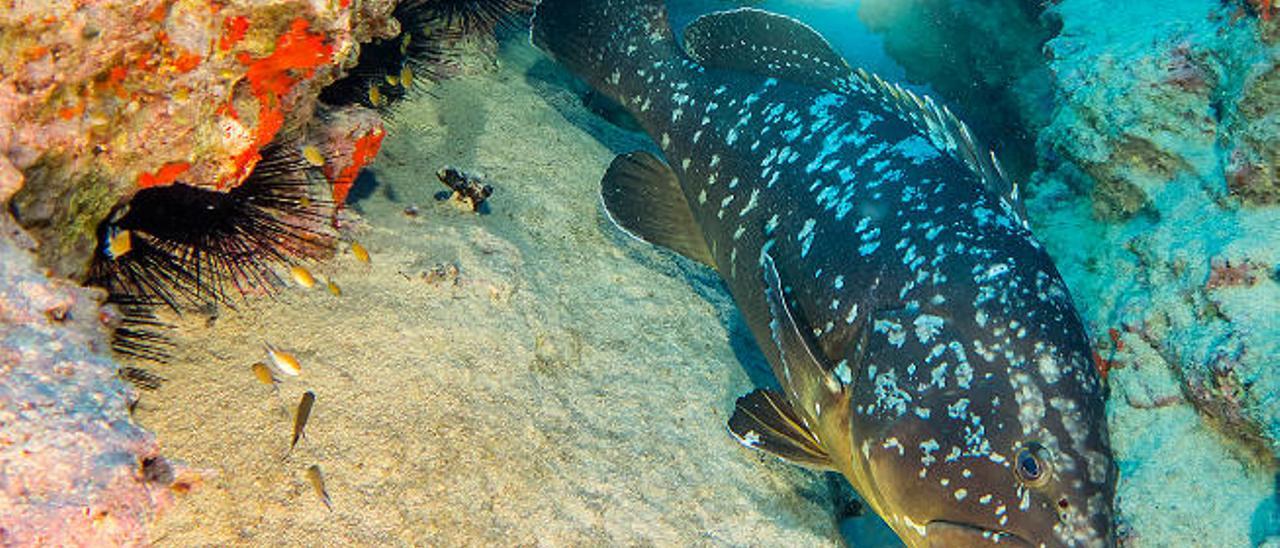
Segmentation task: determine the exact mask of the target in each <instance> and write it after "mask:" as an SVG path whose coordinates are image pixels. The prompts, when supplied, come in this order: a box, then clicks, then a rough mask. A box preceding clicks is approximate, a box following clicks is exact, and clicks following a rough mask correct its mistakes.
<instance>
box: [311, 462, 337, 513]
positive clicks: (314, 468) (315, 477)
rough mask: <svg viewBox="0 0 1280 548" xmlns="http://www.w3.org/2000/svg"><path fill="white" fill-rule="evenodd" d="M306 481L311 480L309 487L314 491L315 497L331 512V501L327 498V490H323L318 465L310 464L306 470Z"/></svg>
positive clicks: (321, 474)
mask: <svg viewBox="0 0 1280 548" xmlns="http://www.w3.org/2000/svg"><path fill="white" fill-rule="evenodd" d="M307 479H309V480H311V486H312V487H314V488H315V489H316V496H318V497H320V501H321V502H324V506H325V508H328V509H329V511H333V501H332V500H331V499H330V498H329V490H327V489H325V488H324V474H323V473H322V472H320V465H319V464H312V465H311V466H309V467H308V468H307Z"/></svg>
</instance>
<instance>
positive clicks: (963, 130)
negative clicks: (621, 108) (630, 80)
mask: <svg viewBox="0 0 1280 548" xmlns="http://www.w3.org/2000/svg"><path fill="white" fill-rule="evenodd" d="M684 40H685V49H686V51H687V52H688V54H689V56H690V57H692V58H693V59H694V60H695V61H697V62H699V63H701V64H702V65H703V66H706V67H709V68H719V69H728V70H739V71H743V72H750V73H752V74H758V75H761V76H767V77H771V78H778V79H780V80H786V81H789V82H794V83H797V84H803V85H807V86H811V87H815V88H819V89H825V90H830V91H839V92H843V93H847V94H858V93H860V94H864V95H869V96H872V97H876V98H878V99H879V100H880V103H881V104H882V105H883V106H884V107H885V108H888V109H889V110H891V111H893V112H896V113H897V114H898V115H899V116H901V117H902V118H903V119H905V120H907V121H909V122H911V124H912V125H913V126H915V128H916V130H917V131H919V132H920V133H923V134H924V135H925V136H926V137H927V138H928V139H929V141H930V142H931V143H933V145H934V146H935V147H937V148H938V150H941V151H943V152H945V153H947V154H948V155H950V156H951V157H953V158H955V159H956V160H959V161H960V162H962V163H964V165H965V166H967V167H968V168H969V169H970V170H972V171H973V172H974V173H975V174H977V176H978V177H979V178H980V179H981V180H982V182H983V185H984V186H986V187H987V189H988V190H989V191H990V192H992V193H993V194H995V195H996V196H999V197H1000V198H1001V199H1002V201H1003V202H1004V205H1005V208H1006V209H1007V210H1009V211H1010V212H1011V213H1012V214H1013V215H1014V217H1015V218H1017V220H1018V221H1019V222H1020V223H1022V224H1023V225H1024V226H1026V215H1025V210H1024V209H1023V205H1022V198H1021V196H1020V195H1019V194H1020V189H1019V187H1018V185H1017V183H1014V182H1013V181H1011V180H1010V179H1009V178H1008V177H1007V176H1006V175H1005V173H1004V170H1003V169H1002V168H1001V167H1000V162H999V161H998V160H996V157H995V154H993V153H991V152H990V151H988V150H987V149H986V148H984V147H983V146H981V145H980V144H979V143H978V142H977V140H976V139H974V137H973V132H971V131H970V130H969V128H968V126H966V125H965V124H964V122H961V121H960V119H959V118H956V116H955V114H952V112H951V110H950V109H948V108H947V107H946V106H939V105H938V104H937V103H935V102H934V101H933V99H931V98H929V97H928V96H925V97H924V98H921V97H920V96H919V95H916V94H915V93H914V92H912V91H911V90H908V89H904V88H902V87H901V86H898V85H897V84H893V83H890V82H886V81H885V80H883V79H881V78H880V77H879V76H877V75H875V74H871V73H869V72H867V71H865V70H863V69H857V70H854V69H853V68H851V67H850V66H849V64H848V63H847V62H846V61H845V60H844V57H842V56H841V55H840V54H839V53H837V52H836V51H835V49H834V48H832V47H831V44H830V43H828V42H827V40H826V39H825V38H823V37H822V35H821V34H818V31H816V30H813V28H811V27H809V26H808V25H805V24H804V23H801V22H800V21H797V20H795V19H792V18H790V17H787V16H785V15H778V14H774V13H769V12H767V11H763V10H758V9H754V8H742V9H736V10H730V11H721V12H716V13H711V14H707V15H703V16H702V17H699V18H697V19H695V20H694V21H693V22H692V23H690V24H689V26H688V27H686V28H685V31H684Z"/></svg>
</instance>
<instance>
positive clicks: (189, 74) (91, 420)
mask: <svg viewBox="0 0 1280 548" xmlns="http://www.w3.org/2000/svg"><path fill="white" fill-rule="evenodd" d="M393 4H394V2H392V1H391V0H384V1H379V0H366V1H363V2H351V1H350V0H336V1H328V0H316V1H304V0H276V1H266V2H263V1H252V2H250V1H230V2H224V1H194V0H193V1H175V0H148V1H141V2H133V1H114V0H101V1H86V2H18V3H16V4H14V3H9V4H8V5H7V6H6V7H5V8H4V9H3V10H0V204H3V205H4V208H3V210H0V374H2V375H3V378H4V385H3V389H0V426H2V428H0V432H3V434H2V435H0V478H3V480H0V487H2V490H0V544H5V545H12V544H33V545H34V544H51V545H66V544H81V545H83V544H89V545H97V544H103V545H105V544H114V545H120V544H140V543H144V542H146V541H147V533H146V527H147V525H148V524H149V523H150V522H151V520H152V519H153V518H154V517H155V516H156V513H157V512H158V511H159V510H161V509H162V508H163V507H164V506H166V505H167V504H168V501H169V498H170V492H171V491H172V490H178V491H181V490H185V489H187V488H189V487H191V485H192V484H193V483H194V482H195V481H196V480H195V479H194V478H193V477H188V476H187V475H184V474H186V473H184V472H180V471H175V468H174V467H173V466H171V465H169V464H168V463H167V462H166V461H165V460H164V458H163V457H161V456H160V454H159V453H160V450H159V446H158V445H157V443H156V441H155V439H154V438H153V437H152V436H151V435H150V434H149V433H147V432H146V431H144V430H142V429H141V428H139V427H138V426H137V425H135V424H134V423H133V422H132V419H131V410H132V405H133V403H134V402H135V401H136V397H135V396H134V395H133V393H132V391H131V388H130V387H128V386H127V385H126V384H125V383H124V382H122V380H121V378H120V373H121V371H128V370H129V369H128V368H124V369H122V368H121V367H120V365H119V364H117V363H116V362H115V361H114V360H113V359H112V358H111V357H110V349H111V348H112V344H113V343H112V342H110V341H109V337H110V333H111V331H112V329H114V328H117V327H119V326H120V325H121V322H122V321H124V320H123V318H122V315H121V313H120V311H118V310H117V309H115V308H114V307H110V306H107V307H103V303H104V300H106V298H107V295H106V294H105V292H103V291H102V290H100V289H86V288H82V287H79V282H82V281H84V280H85V278H86V277H87V275H88V270H89V267H90V263H91V259H92V258H93V257H94V256H95V254H97V252H98V250H99V245H100V241H99V234H100V233H101V232H100V230H99V225H100V224H101V223H103V221H104V220H105V219H107V218H108V216H109V215H111V214H112V212H113V211H117V210H119V211H123V210H124V209H122V206H123V205H124V204H126V203H128V202H129V201H130V199H131V198H132V197H133V196H135V195H136V194H137V193H138V192H140V191H143V190H146V189H152V188H158V187H165V186H167V185H172V184H175V183H178V182H181V183H182V184H184V185H188V186H190V187H193V188H199V189H206V190H212V191H218V192H223V191H228V190H230V189H233V188H236V187H237V186H238V185H240V184H241V183H242V182H243V181H245V180H246V179H247V178H248V177H249V176H250V174H251V173H252V172H253V171H254V169H255V167H256V166H258V165H259V162H261V161H263V153H264V151H266V150H267V149H268V146H269V145H275V146H277V148H279V146H291V147H292V148H293V149H295V150H296V151H297V152H296V154H299V155H301V154H302V152H301V151H302V150H303V149H304V148H311V149H314V151H316V152H315V154H313V156H319V158H312V159H311V161H312V163H313V164H323V165H324V166H325V169H324V170H323V171H324V174H325V176H327V178H328V180H329V183H330V184H331V185H332V195H333V197H334V198H335V199H336V200H335V201H336V202H338V203H340V201H341V199H342V198H343V197H344V196H345V193H346V192H347V190H348V189H349V188H350V186H351V184H352V182H353V181H354V179H355V177H356V174H357V173H358V172H359V171H360V169H361V168H362V167H363V166H364V165H365V164H366V163H368V162H369V161H371V160H372V159H373V157H374V155H376V153H377V151H378V148H379V145H380V143H381V139H382V136H383V134H384V130H383V128H382V122H381V119H380V118H379V117H378V116H377V115H376V114H375V113H373V112H372V111H368V110H364V109H360V108H357V107H351V108H343V109H330V108H328V107H324V106H323V105H319V104H318V103H317V100H316V97H317V96H318V94H319V92H320V89H321V87H322V86H324V85H325V84H327V83H328V82H330V81H332V80H333V79H334V78H335V77H337V76H339V75H340V74H341V71H342V70H343V69H344V67H345V66H347V65H350V64H352V63H354V61H355V54H356V52H357V51H358V49H359V47H358V45H359V43H360V42H362V41H368V40H370V39H372V38H375V37H392V36H396V35H397V34H399V33H400V29H398V28H396V23H395V19H393V18H389V17H387V15H388V14H389V13H390V11H391V9H392V6H393ZM282 143H283V145H281V144H282ZM126 242H127V240H126ZM128 249H129V246H128V245H127V244H126V245H123V250H124V252H127V251H128ZM135 253H136V252H135Z"/></svg>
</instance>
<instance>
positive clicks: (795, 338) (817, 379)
mask: <svg viewBox="0 0 1280 548" xmlns="http://www.w3.org/2000/svg"><path fill="white" fill-rule="evenodd" d="M761 263H762V265H761V266H762V267H763V269H764V284H765V285H764V294H765V301H767V302H768V304H769V333H770V335H771V336H772V338H773V343H774V344H775V345H777V348H778V353H779V355H780V357H781V359H782V370H783V376H784V378H782V379H778V380H779V381H780V382H782V383H783V386H809V385H811V384H813V383H820V384H821V385H823V386H825V387H827V389H828V390H830V391H832V392H838V391H840V390H841V389H842V387H843V386H844V385H843V383H842V382H841V381H840V380H839V379H837V378H836V376H835V374H834V370H833V367H831V365H830V362H828V361H827V360H825V359H820V358H819V356H821V355H822V353H821V352H820V351H819V350H818V347H817V344H816V341H814V339H813V335H812V333H813V331H812V328H811V327H810V326H809V324H808V322H805V321H803V319H802V318H800V317H798V316H797V315H796V313H795V311H793V310H792V308H791V306H789V305H788V304H787V299H786V295H785V294H784V292H783V288H782V279H781V278H780V277H779V276H778V268H777V265H776V264H775V263H774V262H773V257H772V256H771V255H769V254H768V253H765V254H764V256H763V258H762V260H761Z"/></svg>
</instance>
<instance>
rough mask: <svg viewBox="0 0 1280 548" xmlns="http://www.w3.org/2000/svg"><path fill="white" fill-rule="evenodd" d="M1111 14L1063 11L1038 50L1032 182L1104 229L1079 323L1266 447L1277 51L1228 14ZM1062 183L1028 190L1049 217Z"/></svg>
mask: <svg viewBox="0 0 1280 548" xmlns="http://www.w3.org/2000/svg"><path fill="white" fill-rule="evenodd" d="M1126 6H1127V7H1125V8H1124V10H1125V12H1126V13H1125V17H1116V18H1114V19H1109V18H1108V17H1110V16H1108V17H1103V16H1102V14H1101V13H1100V12H1101V11H1106V12H1108V13H1110V14H1111V15H1112V16H1113V15H1115V14H1114V13H1113V12H1114V10H1115V9H1116V8H1115V7H1114V6H1112V5H1111V4H1109V3H1103V2H1091V1H1088V0H1076V1H1065V2H1062V3H1061V4H1059V5H1058V6H1056V7H1055V8H1053V9H1054V10H1055V12H1056V13H1057V14H1059V15H1060V16H1061V17H1062V19H1063V21H1064V28H1063V32H1062V34H1061V35H1060V36H1059V37H1057V38H1055V39H1054V40H1052V41H1051V42H1050V43H1049V45H1048V50H1049V52H1050V53H1051V54H1052V56H1053V59H1054V60H1053V61H1052V62H1051V63H1050V66H1051V67H1052V69H1053V74H1054V78H1055V85H1056V89H1057V90H1058V99H1059V106H1058V108H1057V109H1056V110H1055V111H1054V114H1053V121H1052V123H1051V124H1050V125H1049V127H1048V129H1047V130H1046V132H1045V133H1044V134H1043V135H1042V137H1041V145H1042V150H1043V152H1044V153H1045V155H1046V162H1045V168H1046V170H1047V171H1046V172H1045V175H1046V177H1049V178H1056V179H1057V180H1059V181H1063V180H1065V181H1068V182H1067V183H1066V185H1064V187H1065V186H1070V185H1071V184H1073V183H1072V182H1073V181H1074V183H1078V186H1077V190H1079V191H1082V192H1086V193H1087V194H1088V195H1089V198H1090V204H1091V205H1090V211H1091V213H1092V215H1093V217H1094V218H1095V219H1097V220H1099V221H1103V222H1101V223H1099V224H1097V225H1096V226H1095V227H1094V228H1093V229H1092V230H1091V234H1090V236H1091V237H1090V238H1089V240H1088V241H1090V242H1093V243H1094V245H1091V246H1089V247H1088V248H1087V249H1088V251H1086V252H1085V253H1084V254H1085V255H1086V256H1087V258H1086V259H1085V262H1086V263H1087V265H1088V266H1087V268H1086V270H1087V271H1091V274H1092V275H1088V276H1081V277H1080V278H1079V282H1080V285H1079V286H1078V287H1079V289H1080V293H1081V294H1082V295H1085V296H1087V298H1085V299H1081V300H1082V301H1083V304H1084V308H1085V310H1086V316H1087V317H1089V318H1091V319H1092V320H1094V322H1095V324H1096V325H1095V327H1096V328H1097V330H1098V332H1099V333H1102V332H1105V331H1106V330H1107V329H1108V328H1112V329H1119V330H1121V331H1124V332H1125V333H1126V336H1125V339H1126V340H1131V341H1133V343H1134V344H1135V345H1138V344H1145V345H1149V346H1150V347H1151V348H1153V349H1154V350H1156V352H1157V353H1158V354H1159V355H1160V356H1162V357H1163V359H1164V361H1165V362H1166V363H1167V364H1168V366H1169V367H1172V368H1174V370H1175V371H1176V372H1177V374H1178V377H1179V378H1180V379H1181V381H1182V383H1183V390H1184V392H1185V394H1186V396H1187V397H1188V398H1189V399H1190V400H1191V401H1192V402H1193V403H1195V404H1196V405H1197V406H1198V407H1199V408H1200V409H1201V410H1202V411H1203V412H1205V413H1207V414H1208V415H1209V416H1210V417H1212V418H1214V419H1216V420H1218V421H1220V423H1221V424H1222V425H1224V426H1226V427H1227V430H1228V431H1229V432H1230V433H1231V434H1232V435H1234V436H1236V437H1238V438H1244V439H1246V440H1248V441H1250V442H1256V443H1259V444H1262V445H1265V446H1267V447H1269V448H1270V449H1272V450H1275V449H1280V404H1277V403H1276V402H1277V401H1280V400H1278V399H1277V398H1276V396H1277V395H1280V372H1277V371H1275V368H1274V367H1271V366H1270V365H1271V364H1272V363H1273V356H1275V355H1276V351H1277V344H1278V343H1277V341H1280V325H1278V324H1277V323H1276V322H1274V321H1271V319H1272V318H1274V315H1275V308H1274V306H1275V304H1276V303H1278V302H1280V287H1277V284H1276V283H1275V282H1274V281H1273V280H1272V279H1271V277H1270V275H1269V273H1270V272H1271V271H1273V270H1274V269H1275V265H1277V264H1278V263H1280V249H1277V248H1276V246H1275V245H1274V236H1275V234H1278V233H1280V210H1278V209H1277V208H1276V207H1275V204H1277V203H1278V202H1280V186H1277V185H1278V184H1280V183H1277V181H1278V179H1277V172H1276V169H1277V159H1278V157H1277V156H1276V154H1277V152H1276V150H1275V147H1274V143H1276V142H1278V141H1280V48H1276V47H1274V46H1268V45H1267V44H1265V43H1262V42H1261V41H1259V36H1260V34H1259V33H1260V29H1259V27H1260V25H1269V24H1271V23H1268V22H1266V21H1261V20H1258V19H1254V18H1237V17H1232V16H1231V8H1229V7H1228V8H1222V7H1218V6H1209V7H1206V6H1204V5H1202V4H1200V3H1195V2H1181V3H1179V2H1175V3H1169V4H1167V5H1166V4H1161V5H1159V6H1157V5H1152V4H1146V3H1136V4H1134V5H1129V4H1126ZM1107 20H1112V21H1115V23H1111V24H1112V25H1124V27H1125V32H1123V33H1121V32H1119V30H1120V29H1119V28H1114V27H1108V26H1107V25H1108V24H1107V23H1105V21H1107ZM1134 20H1143V21H1148V22H1149V23H1150V24H1148V25H1143V26H1142V27H1141V28H1140V30H1135V29H1134V28H1133V27H1132V26H1131V25H1130V24H1129V23H1128V22H1129V21H1134ZM1120 21H1124V22H1123V23H1121V22H1120ZM1103 37H1111V38H1110V39H1109V40H1106V41H1104V40H1102V38H1103ZM1120 37H1123V39H1121V38H1120ZM1050 171H1052V173H1050ZM1082 174H1083V175H1086V176H1083V177H1081V176H1080V175H1082ZM1064 187H1054V186H1053V185H1049V186H1047V187H1045V188H1043V189H1042V190H1044V192H1043V195H1042V196H1041V198H1042V204H1043V205H1044V206H1045V209H1047V210H1051V211H1050V212H1049V213H1047V214H1048V215H1049V216H1050V217H1049V218H1050V219H1051V220H1052V219H1055V217H1056V220H1060V221H1061V220H1065V216H1067V215H1070V213H1068V212H1067V211H1066V210H1063V209H1061V208H1057V207H1055V206H1054V205H1053V204H1052V203H1051V202H1053V201H1054V200H1055V199H1066V198H1067V195H1068V194H1070V191H1068V190H1066V189H1065V188H1064ZM1055 188H1056V190H1055ZM1059 192H1061V193H1059ZM1060 243H1061V244H1064V245H1065V244H1067V243H1068V242H1060ZM1075 243H1077V245H1078V243H1079V241H1078V240H1077V241H1076V242H1075ZM1064 253H1065V254H1066V255H1067V256H1068V257H1072V256H1074V257H1073V258H1079V256H1080V255H1079V254H1080V250H1076V251H1066V250H1064ZM1268 303H1269V304H1268ZM1099 339H1100V340H1105V338H1104V337H1099ZM1111 346H1112V347H1114V349H1115V350H1116V351H1117V353H1118V354H1119V355H1120V356H1121V357H1122V358H1123V356H1124V354H1125V352H1126V350H1125V349H1121V348H1119V345H1118V344H1114V343H1113V344H1112V345H1111ZM1120 361H1121V362H1123V361H1124V360H1123V359H1121V360H1120Z"/></svg>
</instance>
